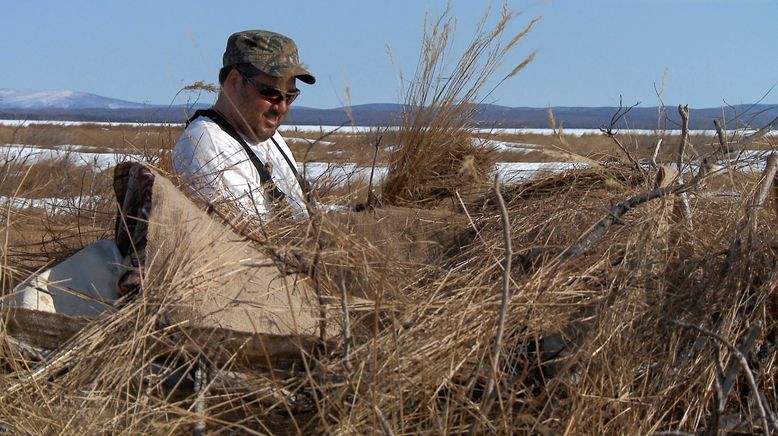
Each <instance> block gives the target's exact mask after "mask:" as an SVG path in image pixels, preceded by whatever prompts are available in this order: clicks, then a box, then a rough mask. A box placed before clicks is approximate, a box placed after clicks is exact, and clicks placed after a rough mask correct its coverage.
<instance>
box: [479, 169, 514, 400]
mask: <svg viewBox="0 0 778 436" xmlns="http://www.w3.org/2000/svg"><path fill="white" fill-rule="evenodd" d="M493 189H494V195H495V196H496V197H497V204H498V205H499V207H500V217H501V218H502V228H503V242H504V250H505V261H504V265H503V276H502V296H501V301H500V317H499V321H498V323H497V336H496V338H495V340H494V349H493V350H492V362H491V363H492V370H491V372H490V374H489V381H488V383H487V384H486V391H485V393H484V404H483V406H484V407H483V414H484V415H487V414H488V413H489V409H490V408H491V405H492V396H493V395H492V394H493V393H494V392H493V389H494V384H495V382H494V378H495V376H496V375H497V370H498V367H499V361H500V350H501V349H502V341H503V335H504V332H505V315H506V313H507V312H508V298H509V297H510V284H511V258H512V257H513V250H512V248H511V221H510V217H509V216H508V208H507V207H506V206H505V199H504V198H503V197H502V194H501V193H500V177H499V175H497V176H495V177H494V188H493ZM498 391H499V390H498ZM497 395H499V392H497Z"/></svg>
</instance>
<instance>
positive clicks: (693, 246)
mask: <svg viewBox="0 0 778 436" xmlns="http://www.w3.org/2000/svg"><path fill="white" fill-rule="evenodd" d="M300 130H304V131H300ZM344 130H345V129H344ZM180 131H181V128H180V126H126V125H115V126H106V125H73V126H62V125H28V126H21V127H19V126H15V127H11V126H4V127H2V128H0V133H1V134H2V136H0V143H4V144H13V145H12V146H6V147H5V148H4V149H3V150H4V151H3V153H4V159H3V161H2V168H0V180H1V181H2V183H1V184H0V192H2V195H3V199H4V203H3V207H2V209H1V210H2V223H3V225H4V230H5V231H4V234H3V236H4V244H3V247H2V248H3V251H2V256H3V269H2V273H3V275H2V277H3V292H4V294H8V293H10V292H11V291H12V290H13V288H14V287H15V286H16V285H17V284H18V283H20V282H21V281H22V280H23V279H24V278H25V277H27V276H28V275H29V274H30V273H32V272H33V271H35V270H38V269H40V268H43V267H44V266H47V265H51V264H55V263H57V262H59V261H61V260H63V259H65V258H66V257H68V256H69V255H71V254H72V253H74V252H75V251H77V250H79V249H80V248H82V247H84V246H86V245H88V244H90V243H92V242H95V241H97V240H100V239H110V238H112V237H113V227H114V223H115V217H116V205H115V199H114V196H113V191H112V187H111V184H112V171H113V166H114V165H115V163H116V162H118V161H123V160H128V159H129V160H141V161H146V162H149V163H151V164H152V165H154V166H156V167H157V168H158V169H159V171H160V172H162V173H163V174H164V173H165V172H166V171H168V170H169V159H170V147H171V145H172V143H173V142H174V141H175V139H176V138H177V136H178V135H179V133H180ZM748 133H749V134H753V132H748ZM285 134H286V136H287V137H288V138H289V143H290V145H291V146H292V148H293V149H294V152H295V155H296V156H298V157H300V160H301V161H306V162H307V161H313V162H319V163H327V164H331V165H332V166H333V167H337V166H339V165H343V164H346V163H349V164H356V165H357V166H361V167H364V168H370V166H371V165H372V163H373V160H374V159H375V162H376V166H381V167H383V168H386V173H385V174H384V176H383V177H382V178H381V180H380V181H377V182H375V184H374V187H375V188H377V193H376V194H377V195H378V197H380V198H382V199H383V205H382V206H379V207H376V208H375V209H374V210H372V211H370V210H369V209H368V210H367V211H363V212H354V211H353V210H354V206H355V205H357V204H361V203H365V202H366V200H367V184H368V181H367V178H365V177H361V178H355V179H353V180H352V179H349V178H347V177H346V178H339V179H338V178H333V177H329V176H328V174H326V173H323V176H322V177H321V178H320V179H319V180H318V185H319V186H318V189H319V190H318V194H319V196H320V201H321V202H322V203H323V204H328V205H340V206H343V207H347V208H349V209H350V210H351V211H349V212H346V211H343V210H341V211H339V212H331V213H325V214H320V215H317V216H315V217H314V219H313V220H312V221H311V222H310V223H299V222H291V221H287V220H285V219H283V218H282V217H279V218H277V219H274V220H272V221H270V222H268V223H265V224H264V232H265V233H264V234H263V235H261V236H258V235H257V234H256V233H251V234H250V235H248V237H251V238H254V240H255V242H256V244H257V245H259V246H262V247H264V248H265V249H267V250H275V251H284V252H302V253H307V254H308V255H309V256H310V257H311V258H313V257H314V256H317V257H318V258H319V267H318V268H316V269H315V270H305V269H303V271H304V272H306V273H307V274H309V275H310V277H311V280H313V281H314V282H315V283H317V286H318V287H319V289H320V291H321V292H322V293H323V294H324V295H326V296H327V299H326V300H325V301H331V302H330V303H323V309H322V310H323V311H324V312H326V313H328V314H330V315H328V316H326V317H325V319H327V322H328V323H330V325H331V326H332V325H335V326H336V327H335V328H336V329H337V330H341V331H343V332H344V334H343V335H339V336H338V339H335V340H333V341H327V342H326V343H323V344H322V345H321V346H320V347H318V348H317V349H316V351H315V352H313V353H312V354H305V355H304V358H303V359H302V360H301V361H300V362H301V363H302V365H301V366H292V367H287V366H282V365H279V366H281V367H279V368H274V369H273V370H271V371H269V372H268V371H267V370H258V369H257V368H255V367H253V366H250V365H249V366H246V365H245V364H244V363H243V362H240V361H238V360H235V361H229V360H228V361H227V362H224V361H222V360H219V361H217V360H214V361H212V362H211V365H212V374H213V376H212V378H211V379H210V382H209V385H208V389H207V390H206V391H205V394H203V396H202V397H200V402H198V399H197V398H198V397H197V395H195V393H194V391H193V390H192V387H191V386H190V385H187V382H186V380H185V379H186V377H183V379H182V380H183V381H179V382H178V385H177V386H176V384H175V383H174V384H173V385H171V383H170V381H169V378H170V377H172V376H168V377H167V379H166V377H165V376H164V375H160V374H159V371H156V372H155V371H154V368H156V366H155V365H158V358H157V356H159V353H160V351H159V344H160V343H163V344H165V346H166V347H168V348H169V349H170V348H171V347H172V349H176V348H177V347H178V346H180V344H177V343H176V342H175V341H173V340H172V339H171V336H170V334H169V331H168V330H169V329H170V327H169V326H167V327H166V326H165V325H164V323H163V322H162V320H161V319H160V318H159V315H158V313H161V312H162V310H163V307H159V306H158V305H159V304H160V303H159V302H154V301H151V300H146V299H143V298H140V299H137V300H134V301H130V302H127V303H125V304H124V305H122V306H121V307H117V309H116V310H115V311H111V313H107V314H104V315H103V316H101V317H99V318H98V319H96V320H93V321H91V322H89V323H88V324H86V326H85V327H84V328H83V329H82V330H81V331H79V332H76V333H75V334H74V335H73V336H72V338H71V339H70V340H69V341H67V342H66V343H63V344H62V345H61V346H60V347H57V348H55V349H52V350H46V351H41V352H40V353H38V354H30V353H29V352H22V351H20V349H19V347H18V343H17V342H15V339H14V337H13V336H11V335H10V333H5V334H4V335H3V338H4V340H5V346H4V348H3V355H2V359H3V362H4V367H3V368H4V369H3V374H2V378H0V383H1V384H2V385H3V386H4V389H3V390H2V393H0V422H1V423H2V424H0V425H2V426H3V427H4V428H6V429H8V430H9V431H12V432H14V433H17V432H18V433H35V434H39V433H73V434H75V433H78V434H85V433H106V432H107V433H133V434H136V433H147V434H159V433H179V432H187V431H191V429H192V428H198V427H197V426H203V425H204V426H205V428H207V429H208V431H209V432H211V431H212V432H214V433H236V432H237V433H244V432H245V433H300V432H302V433H314V432H320V431H325V432H333V433H369V432H374V431H382V432H385V433H393V434H407V433H420V432H421V433H433V434H447V433H459V432H468V431H473V432H475V433H504V434H508V433H543V434H558V433H576V434H577V433H589V434H592V433H608V434H614V433H615V434H651V433H655V434H686V433H688V434H696V433H697V432H699V431H701V430H705V431H707V430H710V429H714V430H715V431H717V432H727V433H743V434H750V433H765V434H768V433H770V431H774V430H776V427H775V425H776V422H775V413H774V412H773V411H774V410H776V407H778V401H777V398H776V390H775V389H776V386H775V381H776V364H777V363H778V362H776V353H775V350H776V344H778V322H777V321H776V313H778V312H777V310H778V300H777V297H778V295H777V293H776V290H775V286H776V285H775V283H776V280H778V263H776V254H775V251H774V250H775V247H776V237H778V234H776V230H775V229H776V228H778V216H776V212H778V209H777V207H778V203H776V196H775V194H774V192H775V191H774V190H775V189H776V188H775V187H774V183H775V182H774V180H775V161H774V158H770V159H771V160H770V162H771V164H770V165H765V162H766V161H767V159H768V155H769V153H770V150H771V149H772V148H773V147H774V145H775V144H774V140H773V139H772V137H770V136H768V135H763V136H761V137H759V138H758V139H757V140H756V141H753V142H752V143H750V144H749V146H748V150H743V152H742V153H741V152H739V153H733V154H732V155H731V157H730V158H728V159H724V160H719V161H717V163H719V164H722V166H721V167H718V166H717V167H716V168H717V169H716V170H715V171H714V172H712V173H709V174H707V175H705V176H700V173H699V168H700V166H699V165H698V166H693V165H687V167H689V168H690V169H689V170H688V171H687V172H686V173H685V174H684V176H683V179H684V180H685V185H679V184H678V181H677V180H662V177H663V174H665V173H664V171H665V170H666V167H662V166H653V165H652V164H650V163H649V162H650V161H651V156H652V154H653V150H654V148H655V146H656V143H657V141H658V140H659V138H660V137H661V139H662V144H664V145H663V147H662V148H661V149H660V153H659V154H658V157H657V158H656V160H657V162H658V163H659V164H661V163H662V162H675V161H676V160H677V158H678V155H677V151H678V149H679V144H681V143H682V137H681V136H679V135H677V134H675V132H671V133H669V134H666V135H664V134H663V133H662V132H656V133H655V134H652V135H646V134H630V132H623V133H620V134H619V135H618V136H617V139H619V142H620V143H621V144H622V145H623V144H628V146H625V148H626V151H627V152H628V153H629V155H630V156H631V158H632V159H636V160H640V161H641V162H642V163H643V164H642V165H640V166H634V165H632V164H630V158H627V157H626V155H625V153H624V152H623V151H622V150H621V149H620V148H619V146H618V145H616V142H615V141H614V139H613V138H608V137H606V136H605V135H603V134H599V135H598V134H593V133H592V134H582V135H581V134H564V133H562V134H557V135H553V134H551V135H549V134H542V135H541V134H528V133H505V132H502V133H486V132H482V131H474V130H467V129H464V130H460V131H458V132H457V140H456V143H451V142H449V143H447V144H446V148H445V149H443V154H444V155H446V156H448V157H445V156H427V154H429V153H432V152H431V151H430V150H429V149H428V150H426V151H424V152H419V153H421V154H419V155H416V159H418V160H422V161H424V163H425V165H426V166H427V168H435V171H434V174H435V177H434V178H428V179H424V178H423V177H424V174H422V173H416V172H414V171H419V170H414V169H409V170H404V171H409V172H411V174H412V175H416V176H418V177H420V179H419V180H416V181H409V178H408V177H406V178H405V179H404V181H403V182H402V183H404V184H405V186H404V187H402V188H397V187H396V186H397V185H398V184H399V183H400V182H397V181H396V180H397V179H396V178H395V177H396V174H398V171H399V170H398V169H397V167H396V165H397V162H398V156H400V153H401V152H402V151H403V150H406V151H407V149H408V147H407V145H405V144H408V142H407V135H408V131H407V130H406V129H399V130H398V131H391V130H390V131H383V132H382V131H380V130H378V129H374V130H368V131H356V130H355V131H344V132H340V131H335V132H330V131H329V130H327V129H323V131H317V130H316V129H298V131H295V130H294V128H292V127H289V128H287V131H286V133H285ZM379 138H380V139H379ZM417 139H418V138H417ZM434 139H435V138H432V141H431V142H429V144H428V145H429V147H432V148H434V149H435V150H438V151H440V147H437V146H436V145H434V144H435V142H434ZM687 141H688V143H689V144H691V145H692V148H691V149H690V150H692V151H691V152H690V153H695V154H694V155H692V156H691V157H688V158H687V160H688V162H702V161H703V159H702V157H704V156H707V155H709V154H711V153H713V152H715V151H716V150H717V148H718V146H719V145H720V143H719V139H718V138H717V137H716V136H711V135H709V134H700V135H692V136H690V137H689V138H688V139H687ZM725 141H726V144H729V145H731V146H732V147H736V146H737V145H738V144H742V143H743V142H744V136H743V134H742V132H741V133H733V134H730V135H728V136H726V137H725ZM422 142H424V141H422ZM376 144H378V147H376ZM528 144H531V145H528ZM627 147H628V148H627ZM517 148H518V149H521V151H517V150H516V149H517ZM524 149H531V151H529V152H526V153H525V152H524ZM46 150H49V151H56V153H49V154H45V153H44V154H40V153H41V152H42V151H46ZM451 150H454V151H453V152H452V151H451ZM109 156H110V157H109ZM374 156H375V158H374ZM543 160H546V161H553V162H563V161H564V162H579V163H583V165H579V166H574V167H572V168H569V169H565V170H556V171H548V172H545V171H536V172H534V173H527V174H524V176H526V177H522V178H516V179H513V180H512V181H510V182H507V181H506V182H505V183H504V184H503V185H502V186H500V187H499V189H500V192H501V196H496V193H495V191H494V189H493V186H492V181H493V179H492V176H493V174H494V172H495V168H498V167H495V166H493V164H494V163H495V162H514V163H515V162H538V161H543ZM440 163H443V166H441V165H440ZM393 165H394V166H393ZM436 165H437V167H436ZM349 168H353V167H349ZM532 168H536V167H532ZM341 174H342V173H341ZM362 174H363V175H364V174H369V170H368V171H367V172H362ZM406 175H407V174H406ZM393 184H394V185H393ZM657 188H658V189H657ZM662 190H663V191H662ZM771 190H773V191H771ZM771 192H773V193H771ZM35 199H38V200H40V201H39V202H35V201H33V200H35ZM503 216H504V217H505V219H507V221H505V220H504V218H503ZM506 238H507V240H509V241H510V247H511V248H510V249H509V248H507V247H508V246H507V245H506V244H505V241H506ZM317 240H318V241H319V242H316V241H317ZM322 241H326V242H322ZM506 255H507V256H508V258H509V259H511V261H510V262H509V263H506V262H505V259H506ZM216 261H218V259H216ZM292 266H293V265H292ZM155 286H156V287H158V289H154V290H152V289H148V290H147V291H148V292H149V293H150V294H151V293H159V292H165V289H166V286H167V287H169V286H174V284H173V283H165V282H164V281H163V282H160V283H156V284H155ZM176 286H180V285H176ZM185 286H196V284H192V283H189V284H186V285H185ZM503 290H505V292H503ZM346 295H348V296H349V297H348V298H350V297H351V296H355V297H360V298H365V299H368V301H372V302H373V303H371V305H372V306H370V307H368V308H366V307H361V308H354V309H346V310H347V311H346V312H345V313H347V314H349V315H350V319H351V321H350V323H346V324H344V312H343V311H342V310H341V309H340V308H341V307H349V306H341V304H340V299H341V298H342V297H343V296H346ZM503 296H505V297H506V298H505V299H503ZM349 310H350V311H351V313H349ZM6 316H13V312H12V311H11V312H9V313H8V314H7V315H6ZM79 325H81V324H79ZM330 328H332V327H330ZM498 332H500V333H498ZM344 338H346V339H344ZM178 340H179V341H181V340H182V339H181V338H179V339H178ZM211 351H212V350H208V349H201V351H200V353H199V354H195V355H191V354H186V353H184V354H183V355H181V354H180V353H179V357H178V360H176V362H177V363H171V362H168V364H169V365H172V366H174V367H180V368H183V369H180V370H179V373H180V372H186V371H188V370H189V369H188V368H191V365H192V364H191V362H193V361H194V360H193V359H195V358H197V357H203V356H205V357H207V358H209V359H210V357H208V356H211V354H210V353H211ZM270 366H271V367H272V366H273V365H272V363H271V364H270ZM166 380H167V381H166ZM190 384H191V380H190ZM197 404H204V405H205V406H204V407H199V408H198V407H197Z"/></svg>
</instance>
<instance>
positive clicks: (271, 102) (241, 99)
mask: <svg viewBox="0 0 778 436" xmlns="http://www.w3.org/2000/svg"><path fill="white" fill-rule="evenodd" d="M234 73H235V74H240V73H238V71H237V70H235V71H234ZM238 79H239V80H238V83H237V86H236V93H235V95H234V96H233V100H234V103H235V107H236V109H237V111H238V114H237V116H238V118H239V122H240V123H241V125H242V127H244V129H242V130H245V129H246V128H248V130H249V131H244V132H243V133H244V134H247V135H249V136H256V139H257V140H260V141H264V140H266V139H268V138H270V137H271V136H273V134H274V133H275V132H276V130H277V129H278V127H279V126H280V125H281V123H282V122H283V121H284V118H286V114H287V113H288V112H289V108H290V107H291V104H292V103H291V101H290V100H289V98H288V97H289V96H292V95H295V93H299V90H297V87H296V86H295V84H296V80H295V78H294V77H290V78H289V79H288V80H282V79H279V78H277V77H273V76H268V75H267V74H264V73H259V74H258V75H256V76H253V77H249V78H244V77H242V76H241V77H239V78H238ZM279 90H280V91H281V93H280V94H279V92H278V91H279ZM282 96H283V97H282ZM292 98H293V97H292Z"/></svg>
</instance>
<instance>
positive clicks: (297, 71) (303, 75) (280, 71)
mask: <svg viewBox="0 0 778 436" xmlns="http://www.w3.org/2000/svg"><path fill="white" fill-rule="evenodd" d="M252 65H253V66H254V68H256V69H258V70H259V71H262V72H263V73H265V74H268V75H271V76H273V77H294V78H296V79H300V80H302V81H303V82H305V83H307V84H309V85H313V84H314V83H316V78H315V77H313V74H311V73H309V72H308V70H306V69H305V68H303V67H302V66H300V65H291V66H286V67H282V68H267V65H264V64H260V63H256V62H254V63H252Z"/></svg>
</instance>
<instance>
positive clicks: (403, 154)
mask: <svg viewBox="0 0 778 436" xmlns="http://www.w3.org/2000/svg"><path fill="white" fill-rule="evenodd" d="M488 17H489V11H487V13H485V14H484V16H483V18H482V20H481V22H480V24H479V25H478V28H477V30H476V32H475V36H474V37H473V40H472V42H471V43H470V45H469V46H468V47H467V48H466V49H465V50H464V52H463V53H462V54H461V55H460V57H459V59H458V60H457V62H456V64H455V65H454V66H453V67H452V68H451V69H450V70H449V69H448V68H449V66H448V59H447V55H449V44H450V40H451V38H452V37H453V32H454V26H455V21H454V19H452V18H451V17H450V16H448V11H446V12H444V13H443V14H442V15H441V16H440V17H439V18H438V19H437V20H435V21H434V23H432V24H425V28H424V36H423V41H422V47H421V52H420V56H419V62H418V64H417V67H416V73H415V75H414V77H413V78H412V79H411V81H410V83H409V85H408V87H407V89H406V91H405V102H404V103H405V107H406V108H407V110H406V111H405V112H404V114H403V119H402V124H401V126H400V129H399V132H398V146H397V148H396V149H395V151H394V152H393V154H392V156H391V157H390V162H389V167H388V176H387V179H386V182H385V184H384V187H383V199H384V202H385V203H387V204H416V205H418V204H424V203H430V202H434V201H436V200H438V199H440V198H442V197H447V196H453V195H454V194H455V191H456V189H457V187H459V188H460V189H462V188H463V187H464V188H467V187H470V188H472V189H478V188H482V187H484V186H487V185H488V183H489V174H488V173H489V172H490V170H491V168H492V165H493V163H494V156H493V154H492V153H491V151H492V150H490V149H489V148H488V147H485V146H484V145H482V144H480V143H477V142H475V141H473V139H472V137H471V134H470V129H471V128H472V125H471V121H472V119H473V117H474V115H475V114H476V112H477V109H478V108H477V104H478V103H481V102H482V100H483V99H484V98H486V97H487V96H488V94H489V93H491V91H493V90H494V89H491V90H489V92H488V93H485V92H484V91H485V89H484V88H485V87H486V86H487V84H488V83H489V81H490V80H491V79H492V78H493V76H494V75H495V74H496V73H497V72H498V70H499V68H500V66H501V65H502V63H503V61H504V59H505V58H506V56H507V55H508V54H509V53H510V52H511V51H512V50H513V49H514V48H515V47H516V46H517V44H518V43H519V42H520V41H521V40H522V38H524V36H525V35H527V33H528V32H529V31H530V30H531V29H532V27H533V26H534V25H535V23H536V22H537V19H535V20H532V21H531V22H530V23H529V24H528V25H527V26H526V27H525V28H524V29H523V30H521V31H520V32H518V33H517V34H516V35H514V36H512V37H510V38H509V39H508V41H507V42H506V41H504V38H506V33H507V32H508V27H509V24H510V23H511V21H512V19H513V18H514V16H513V14H512V13H511V12H510V11H509V10H508V9H507V7H505V8H503V10H502V14H501V16H500V19H499V20H498V22H497V24H496V25H495V26H494V28H493V29H491V30H490V31H487V30H485V26H486V20H487V18H488ZM533 58H534V54H533V55H531V56H529V57H528V58H526V59H524V60H523V61H521V62H520V63H518V65H516V66H515V67H514V68H513V69H512V70H511V71H510V72H509V73H508V74H507V75H506V76H505V77H504V78H502V80H500V82H499V83H502V82H503V81H505V80H507V79H509V78H511V77H513V76H515V75H516V74H517V73H518V72H519V71H521V70H522V69H523V68H524V67H525V66H527V65H528V64H529V63H530V62H531V61H532V59H533ZM499 83H498V85H499ZM495 87H496V86H495ZM485 94H486V95H485Z"/></svg>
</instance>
